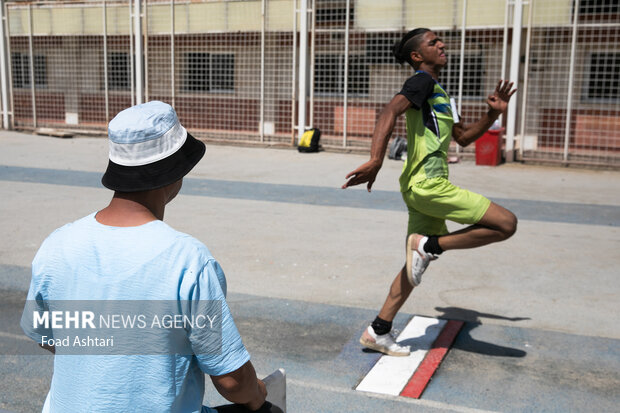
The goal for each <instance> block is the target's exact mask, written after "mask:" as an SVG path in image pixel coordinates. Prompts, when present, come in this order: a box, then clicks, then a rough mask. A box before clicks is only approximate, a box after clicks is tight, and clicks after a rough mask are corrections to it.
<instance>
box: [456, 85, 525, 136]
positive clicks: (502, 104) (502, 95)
mask: <svg viewBox="0 0 620 413" xmlns="http://www.w3.org/2000/svg"><path fill="white" fill-rule="evenodd" d="M512 85H513V83H512V82H508V81H507V80H505V81H502V80H500V81H499V82H498V83H497V87H496V88H495V92H494V93H493V94H492V95H489V96H488V97H487V105H489V110H488V111H487V113H485V114H484V115H482V117H481V118H480V119H479V120H478V121H477V122H475V123H472V124H470V125H465V124H463V123H456V124H455V125H454V126H453V127H452V137H454V140H455V141H456V143H458V144H459V145H461V146H467V145H469V144H470V143H472V142H475V141H476V139H478V138H479V137H481V136H482V135H483V134H484V133H485V132H486V131H487V130H488V129H489V128H490V127H491V125H492V124H493V122H495V120H496V119H497V118H498V117H499V115H501V114H502V113H503V112H504V111H506V108H508V102H509V101H510V97H511V96H512V95H514V94H515V92H516V91H517V89H512Z"/></svg>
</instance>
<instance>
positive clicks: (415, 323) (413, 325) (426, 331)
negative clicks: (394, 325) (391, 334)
mask: <svg viewBox="0 0 620 413" xmlns="http://www.w3.org/2000/svg"><path fill="white" fill-rule="evenodd" d="M446 323H447V321H446V320H438V319H436V318H430V317H421V316H415V317H413V319H411V321H410V322H409V324H407V326H406V327H405V329H404V330H403V331H402V333H400V335H399V336H398V338H397V339H396V341H397V342H402V341H405V340H407V341H408V344H409V345H410V347H411V354H409V356H407V357H392V356H385V355H384V356H381V358H380V359H379V361H378V362H377V364H375V365H374V367H373V368H372V369H371V370H370V371H369V372H368V374H367V375H366V377H364V379H363V380H362V381H361V382H360V384H359V385H358V386H357V388H356V390H359V391H367V392H373V393H382V394H389V395H392V396H398V395H399V394H400V392H401V391H402V390H403V388H404V387H405V386H406V385H407V383H408V382H409V379H410V378H411V376H412V375H413V373H414V372H415V371H416V369H417V368H418V366H419V365H420V363H421V362H422V360H424V357H425V356H426V353H428V350H429V349H430V348H431V346H432V345H433V342H435V339H436V338H437V336H439V333H441V330H442V329H443V327H444V325H445V324H446Z"/></svg>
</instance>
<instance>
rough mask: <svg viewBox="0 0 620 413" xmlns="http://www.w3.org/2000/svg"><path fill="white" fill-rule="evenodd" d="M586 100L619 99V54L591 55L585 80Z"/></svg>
mask: <svg viewBox="0 0 620 413" xmlns="http://www.w3.org/2000/svg"><path fill="white" fill-rule="evenodd" d="M586 84H587V91H586V99H588V100H615V101H617V100H619V99H620V52H616V53H592V54H591V55H590V76H589V79H587V80H586Z"/></svg>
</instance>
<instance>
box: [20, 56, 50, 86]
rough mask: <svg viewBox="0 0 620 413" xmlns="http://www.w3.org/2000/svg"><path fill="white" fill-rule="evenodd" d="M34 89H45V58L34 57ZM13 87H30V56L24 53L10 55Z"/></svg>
mask: <svg viewBox="0 0 620 413" xmlns="http://www.w3.org/2000/svg"><path fill="white" fill-rule="evenodd" d="M33 63H34V64H33V69H34V87H35V88H37V89H39V88H44V87H47V56H42V55H35V56H34V62H33ZM11 71H12V75H13V87H15V88H29V87H30V56H29V55H28V54H26V53H18V52H17V53H11Z"/></svg>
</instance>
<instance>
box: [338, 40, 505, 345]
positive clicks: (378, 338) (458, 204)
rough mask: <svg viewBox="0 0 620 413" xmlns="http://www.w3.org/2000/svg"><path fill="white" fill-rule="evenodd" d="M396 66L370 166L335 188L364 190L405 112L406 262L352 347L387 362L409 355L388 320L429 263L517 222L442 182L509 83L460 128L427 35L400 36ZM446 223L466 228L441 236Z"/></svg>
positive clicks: (437, 46)
mask: <svg viewBox="0 0 620 413" xmlns="http://www.w3.org/2000/svg"><path fill="white" fill-rule="evenodd" d="M392 52H393V54H394V57H395V58H396V61H397V62H398V63H403V62H407V63H408V64H409V65H411V67H413V69H414V71H415V73H414V75H413V76H411V77H410V78H409V79H407V81H406V82H405V84H404V85H403V87H402V90H401V91H400V92H399V93H398V94H397V95H396V96H394V98H393V99H392V100H391V101H390V103H388V104H387V105H386V106H385V107H384V109H383V110H382V112H381V114H380V115H379V119H378V121H377V124H376V126H375V130H374V133H373V137H372V145H371V149H370V160H369V161H368V162H366V163H364V164H363V165H361V166H360V167H358V168H357V169H355V170H354V171H352V172H350V173H349V174H348V175H347V176H346V179H348V181H347V182H346V183H345V184H344V185H343V186H342V188H343V189H344V188H348V187H350V186H354V185H359V184H363V183H366V184H367V189H368V192H370V190H371V188H372V185H373V183H374V181H375V179H376V176H377V173H378V172H379V169H381V166H382V164H383V159H384V158H385V152H386V148H387V144H388V141H389V139H390V136H391V135H392V131H393V129H394V125H395V124H396V119H397V118H398V117H399V116H400V115H402V114H403V113H405V116H406V125H407V161H406V163H405V165H404V167H403V172H402V175H401V176H400V190H401V192H402V196H403V200H404V201H405V204H406V205H407V209H408V211H409V225H408V230H407V248H406V251H407V263H406V265H405V266H403V268H402V269H401V270H400V272H399V273H398V274H397V275H396V278H395V279H394V281H393V282H392V285H391V287H390V291H389V293H388V296H387V298H386V300H385V303H384V304H383V307H382V308H381V310H380V312H379V314H378V315H377V317H376V318H375V320H374V321H373V322H372V324H371V325H370V326H369V327H368V328H367V329H366V330H365V331H364V333H363V334H362V337H361V338H360V343H361V344H362V345H364V346H365V347H368V348H370V349H373V350H376V351H380V352H382V353H385V354H388V355H392V356H407V355H409V349H408V348H407V347H403V346H400V345H399V344H397V343H396V342H395V341H394V337H393V336H392V334H391V330H392V321H393V320H394V317H395V316H396V313H397V312H398V311H399V310H400V308H401V307H402V306H403V304H404V303H405V301H406V300H407V298H408V297H409V295H410V294H411V291H412V290H413V288H414V287H417V286H418V285H419V284H420V282H421V280H422V274H423V273H424V271H425V270H426V268H427V266H428V264H429V263H430V261H432V260H434V259H437V258H438V257H439V255H441V253H442V252H444V251H447V250H452V249H465V248H475V247H480V246H482V245H486V244H490V243H493V242H498V241H503V240H505V239H507V238H509V237H510V236H512V235H513V234H514V233H515V231H516V229H517V218H516V217H515V215H514V214H513V213H512V212H510V211H508V210H507V209H505V208H503V207H501V206H499V205H497V204H495V203H493V202H491V201H490V200H488V199H487V198H485V197H484V196H482V195H479V194H476V193H473V192H470V191H467V190H465V189H461V188H459V187H457V186H455V185H453V184H452V183H451V182H450V181H449V180H448V161H447V154H448V148H449V146H450V140H451V138H452V137H453V138H454V140H455V141H456V142H457V143H458V144H459V145H461V146H467V145H469V144H471V143H472V142H474V141H476V139H478V138H480V137H481V136H482V135H483V134H484V132H486V131H487V130H488V129H489V127H491V125H492V124H493V122H494V121H495V120H496V119H497V118H498V117H499V115H500V114H502V113H503V112H504V111H505V110H506V108H507V107H508V102H509V101H510V97H511V96H512V95H513V94H514V93H515V92H516V89H512V85H513V84H512V83H509V82H507V81H501V80H500V81H499V83H498V84H497V87H496V88H495V91H494V92H493V94H491V95H489V96H488V97H487V100H486V103H487V105H488V111H487V112H486V113H485V114H484V115H483V116H482V117H481V118H480V119H479V120H478V121H477V122H475V123H472V124H467V125H466V124H464V123H462V122H460V120H459V117H458V114H456V113H454V112H453V111H454V110H455V109H453V108H454V105H451V102H450V97H449V96H448V93H447V92H446V91H445V89H444V88H443V87H442V86H441V85H440V84H439V82H438V79H439V73H440V71H441V69H443V68H444V67H445V66H446V64H447V62H448V59H447V57H446V53H445V45H444V43H443V42H442V41H441V39H439V38H438V37H437V35H436V34H435V33H434V32H433V31H431V30H430V29H425V28H419V29H415V30H412V31H410V32H409V33H407V34H406V35H405V36H404V37H403V38H402V39H401V41H400V42H398V43H397V44H395V45H394V47H393V50H392ZM446 220H451V221H455V222H458V223H460V224H467V225H469V226H468V227H466V228H464V229H461V230H459V231H455V232H451V233H450V232H448V229H447V227H446V222H445V221H446Z"/></svg>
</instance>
